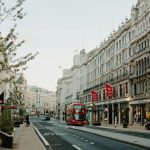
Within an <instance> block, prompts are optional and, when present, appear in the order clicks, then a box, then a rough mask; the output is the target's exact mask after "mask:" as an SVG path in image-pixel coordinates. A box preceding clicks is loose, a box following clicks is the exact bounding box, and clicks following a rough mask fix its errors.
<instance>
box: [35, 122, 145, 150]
mask: <svg viewBox="0 0 150 150" xmlns="http://www.w3.org/2000/svg"><path fill="white" fill-rule="evenodd" d="M33 124H34V126H35V127H36V128H37V129H38V130H39V132H40V133H41V134H42V135H43V137H44V138H45V139H46V140H47V141H48V143H49V144H50V145H51V147H52V148H53V150H75V149H77V150H143V148H140V147H136V146H133V145H130V144H127V143H123V142H120V141H115V140H112V139H109V138H105V137H101V136H98V135H95V134H91V133H86V132H82V131H78V130H74V129H70V128H69V126H67V125H65V124H62V123H59V122H57V121H56V122H55V121H40V120H34V121H33Z"/></svg>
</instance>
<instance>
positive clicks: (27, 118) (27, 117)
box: [26, 115, 30, 127]
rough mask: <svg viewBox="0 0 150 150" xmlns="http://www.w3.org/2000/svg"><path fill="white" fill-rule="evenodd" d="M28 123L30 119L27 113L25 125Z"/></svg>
mask: <svg viewBox="0 0 150 150" xmlns="http://www.w3.org/2000/svg"><path fill="white" fill-rule="evenodd" d="M29 125H30V121H29V115H27V116H26V126H27V127H28V126H29Z"/></svg>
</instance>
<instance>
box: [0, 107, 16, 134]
mask: <svg viewBox="0 0 150 150" xmlns="http://www.w3.org/2000/svg"><path fill="white" fill-rule="evenodd" d="M0 128H1V131H3V132H5V133H7V134H10V135H11V134H12V133H13V132H14V127H13V121H12V119H11V110H10V109H5V110H4V111H3V112H2V116H1V117H0Z"/></svg>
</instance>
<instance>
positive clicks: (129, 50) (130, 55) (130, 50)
mask: <svg viewBox="0 0 150 150" xmlns="http://www.w3.org/2000/svg"><path fill="white" fill-rule="evenodd" d="M129 57H131V48H129Z"/></svg>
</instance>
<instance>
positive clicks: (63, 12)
mask: <svg viewBox="0 0 150 150" xmlns="http://www.w3.org/2000/svg"><path fill="white" fill-rule="evenodd" d="M6 1H7V2H10V1H14V0H6ZM136 2H137V0H26V2H25V3H24V5H23V8H24V11H25V12H26V13H27V15H26V16H25V17H24V19H23V20H20V21H18V22H17V28H16V31H17V32H18V33H19V35H18V38H19V39H20V40H25V44H24V45H23V46H22V47H20V48H19V53H21V54H26V53H29V52H32V53H36V52H37V51H38V52H39V55H38V56H37V57H36V58H35V59H34V60H33V61H31V62H29V64H28V69H27V70H26V71H25V72H24V74H25V78H26V79H27V81H28V84H29V85H36V86H39V87H41V88H44V89H48V90H50V91H56V87H57V80H58V78H61V77H62V71H63V69H69V68H71V66H72V65H73V56H74V55H75V54H78V53H79V51H80V50H81V49H85V50H86V52H89V51H90V50H92V49H94V48H96V47H99V46H100V43H101V42H102V41H103V40H104V39H107V37H108V36H109V35H110V33H112V31H113V29H115V30H117V28H118V26H119V25H121V22H122V21H125V18H126V17H128V18H130V14H131V8H132V6H133V5H135V4H136ZM10 26H12V24H11V23H9V21H5V23H3V25H1V26H0V30H1V31H2V34H5V33H7V32H8V31H9V29H10ZM60 66H61V67H60Z"/></svg>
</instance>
